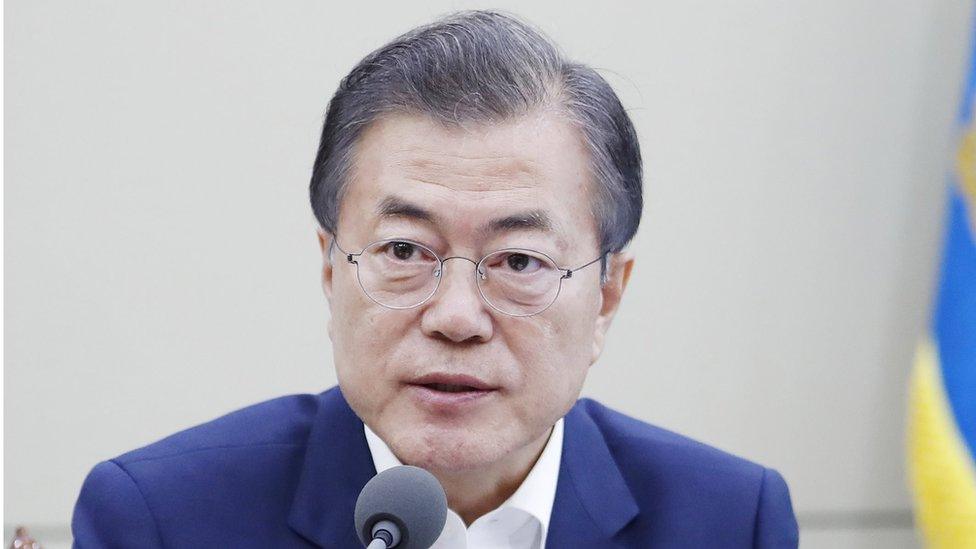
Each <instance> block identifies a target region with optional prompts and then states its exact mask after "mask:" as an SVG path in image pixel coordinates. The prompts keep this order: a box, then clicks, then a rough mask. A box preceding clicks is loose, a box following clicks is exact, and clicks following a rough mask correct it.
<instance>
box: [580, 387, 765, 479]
mask: <svg viewBox="0 0 976 549" xmlns="http://www.w3.org/2000/svg"><path fill="white" fill-rule="evenodd" d="M580 405H581V406H582V407H583V409H584V411H585V412H586V414H587V415H589V416H590V418H591V419H593V421H594V423H596V425H597V427H599V429H600V431H601V432H602V433H603V436H604V439H605V440H606V441H607V444H608V446H609V447H610V448H611V451H612V452H613V453H614V454H615V457H616V459H618V460H622V461H624V463H622V464H621V465H625V466H626V465H636V464H637V463H638V462H646V463H648V464H649V465H654V466H656V467H657V470H660V469H661V468H666V469H672V468H676V469H681V470H684V471H687V472H689V473H692V474H693V473H694V471H696V470H697V471H699V472H701V473H702V474H707V475H708V476H712V475H715V474H716V473H721V474H722V475H730V474H731V475H735V476H738V477H744V478H745V479H748V480H749V481H750V482H751V483H754V482H761V480H762V478H763V471H764V469H765V468H764V467H763V466H762V465H759V464H758V463H755V462H753V461H750V460H747V459H745V458H742V457H740V456H737V455H734V454H732V453H729V452H726V451H724V450H721V449H719V448H716V447H714V446H710V445H708V444H705V443H703V442H700V441H697V440H694V439H692V438H689V437H687V436H685V435H681V434H678V433H676V432H673V431H670V430H668V429H664V428H662V427H658V426H656V425H651V424H650V423H646V422H644V421H641V420H639V419H636V418H633V417H630V416H628V415H626V414H623V413H621V412H618V411H617V410H613V409H611V408H609V407H607V406H604V405H603V404H601V403H599V402H597V401H595V400H592V399H581V400H580ZM725 478H729V477H727V476H726V477H725Z"/></svg>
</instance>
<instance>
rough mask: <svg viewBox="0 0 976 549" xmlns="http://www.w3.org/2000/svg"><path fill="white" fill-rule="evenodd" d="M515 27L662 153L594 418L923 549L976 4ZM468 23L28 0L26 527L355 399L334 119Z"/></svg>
mask: <svg viewBox="0 0 976 549" xmlns="http://www.w3.org/2000/svg"><path fill="white" fill-rule="evenodd" d="M492 6H493V7H499V8H503V9H507V10H512V11H514V12H515V13H517V14H520V15H522V16H524V17H525V18H527V19H528V20H530V21H532V22H534V23H536V24H537V25H539V26H541V27H542V28H543V29H544V30H545V31H546V32H547V33H548V34H550V35H551V36H552V37H553V38H554V39H555V40H556V41H557V42H559V43H560V44H561V45H562V46H563V48H564V49H565V51H566V52H567V53H568V54H569V55H570V56H572V57H574V58H578V59H580V60H582V61H584V62H586V63H589V64H591V65H593V66H595V67H597V68H599V69H600V70H601V71H602V72H603V74H604V75H605V76H606V77H607V78H608V80H609V81H610V82H611V84H613V85H614V87H615V88H616V89H617V91H618V93H619V94H620V96H621V98H622V100H623V102H624V104H625V106H627V108H628V110H629V112H630V113H631V116H632V117H633V120H634V123H635V125H636V127H637V130H638V133H639V134H640V137H641V145H642V149H643V152H644V157H645V172H646V175H647V177H646V182H645V193H646V209H645V215H644V219H643V223H642V225H641V230H640V232H639V235H638V237H637V239H636V241H635V242H634V243H633V245H632V249H633V250H634V251H635V253H636V256H637V266H636V268H635V270H634V273H633V277H632V279H631V285H630V287H629V288H628V291H627V295H626V299H625V302H624V304H623V307H622V310H621V312H620V314H619V316H618V318H617V320H616V323H615V326H614V327H613V329H612V330H611V334H610V338H609V342H608V349H607V352H606V353H605V355H604V356H603V358H602V359H601V361H600V362H599V363H598V364H597V366H596V367H595V368H594V370H593V371H592V373H591V377H590V379H589V381H588V384H587V387H586V393H587V394H589V395H592V396H595V397H597V398H599V399H601V400H602V401H604V402H606V403H608V404H610V405H611V406H614V407H617V408H619V409H622V410H624V411H626V412H629V413H631V414H633V415H636V416H638V417H640V418H642V419H645V420H647V421H651V422H654V423H657V424H660V425H663V426H665V427H668V428H671V429H673V430H677V431H679V432H682V433H685V434H688V435H691V436H694V437H697V438H700V439H701V440H704V441H706V442H708V443H711V444H714V445H717V446H719V447H722V448H724V449H727V450H729V451H732V452H735V453H738V454H741V455H743V456H746V457H749V458H751V459H754V460H757V461H760V462H762V463H764V464H767V465H770V466H773V467H776V468H778V469H779V470H780V471H781V472H782V473H783V474H784V475H785V477H786V479H787V481H788V482H789V484H790V487H791V489H792V492H793V498H794V504H795V506H796V509H797V511H798V514H799V515H800V520H801V525H802V527H803V540H804V546H808V547H816V546H822V547H859V546H887V547H897V546H912V545H913V544H914V542H913V536H912V533H911V530H910V526H909V525H908V524H907V521H908V515H907V511H908V509H909V508H910V499H909V495H908V491H907V488H906V486H905V482H904V468H903V463H902V462H903V451H902V446H903V442H902V441H903V435H902V430H903V423H904V422H903V418H904V415H905V406H904V401H905V383H906V376H907V373H908V369H909V366H910V362H911V355H912V347H913V344H914V341H915V339H916V338H917V337H918V335H919V334H920V333H921V331H922V330H924V329H925V321H926V317H927V315H928V302H929V296H930V295H931V289H932V284H933V273H934V270H935V265H936V259H937V256H938V242H939V237H940V231H941V214H942V203H943V198H942V194H943V181H944V177H943V176H944V173H945V170H946V168H947V166H948V162H949V159H950V158H951V156H952V151H951V147H950V144H951V142H952V141H951V138H952V136H953V130H952V124H951V122H952V118H953V113H954V110H955V105H956V104H957V102H958V96H959V91H960V85H961V84H960V83H961V80H962V78H961V77H962V73H963V70H964V66H965V56H966V49H967V42H968V39H969V32H970V29H971V25H970V13H971V11H972V10H971V4H970V2H968V1H963V0H958V1H942V2H940V1H935V0H925V1H923V0H919V1H911V2H909V1H905V2H901V1H898V2H891V1H882V0H878V1H873V2H864V1H852V0H832V1H812V0H811V1H793V2H778V1H773V0H769V1H765V2H763V1H745V2H742V1H740V2H688V1H672V2H633V3H628V4H618V3H606V4H602V5H600V6H599V7H597V4H596V3H594V2H571V3H570V2H554V1H549V2H539V3H531V4H528V3H525V2H501V3H496V4H492ZM468 7H485V5H484V4H482V3H472V2H447V1H440V2H425V3H423V4H416V5H409V4H406V3H388V4H387V3H382V4H381V3H378V2H364V1H359V2H349V3H326V2H313V1H305V2H293V1H287V2H273V3H272V2H254V1H251V2H230V1H220V2H217V1H211V2H192V1H185V2H124V1H115V2H102V1H99V2H92V1H88V2H71V1H67V0H62V1H51V0H46V1H38V0H30V1H28V0H10V1H8V2H6V3H5V8H4V9H5V20H6V21H5V35H6V38H5V40H6V41H5V50H6V53H5V78H6V88H5V105H4V107H5V115H6V126H5V138H6V140H5V142H6V148H5V160H6V170H5V173H4V177H5V189H4V192H5V199H6V207H5V216H6V225H5V246H6V255H5V260H6V272H5V276H6V286H5V288H4V290H5V299H6V310H5V315H6V316H5V321H6V322H5V326H6V329H5V334H4V335H5V342H6V354H5V357H4V359H5V374H4V375H5V386H6V390H5V395H4V397H5V401H4V412H5V418H4V427H5V431H6V440H5V454H4V458H5V468H4V474H5V481H6V483H5V491H4V511H5V515H6V518H5V522H6V523H7V525H10V524H14V523H27V524H30V525H34V526H35V528H37V529H38V531H39V533H42V534H43V535H44V536H46V541H47V542H48V546H49V547H51V548H53V547H57V546H63V545H64V544H65V543H66V541H65V536H66V531H67V530H66V528H67V522H68V520H69V517H70V513H71V508H72V505H73V503H74V499H75V497H76V495H77V492H78V489H79V487H80V485H81V481H82V479H83V477H84V475H85V473H86V472H87V471H88V469H89V468H90V467H91V466H92V465H94V463H96V462H97V461H98V460H101V459H105V458H109V457H112V456H114V455H116V454H118V453H121V452H123V451H125V450H128V449H131V448H133V447H136V446H139V445H143V444H146V443H149V442H152V441H153V440H156V439H158V438H160V437H162V436H164V435H166V434H168V433H171V432H173V431H175V430H177V429H181V428H185V427H188V426H191V425H194V424H197V423H200V422H203V421H206V420H208V419H210V418H213V417H215V416H217V415H220V414H223V413H225V412H228V411H230V410H233V409H236V408H238V407H241V406H244V405H247V404H249V403H253V402H256V401H260V400H263V399H267V398H271V397H274V396H278V395H282V394H286V393H295V392H318V391H320V390H322V389H324V388H326V387H328V386H330V385H332V384H333V383H334V380H335V377H334V374H333V372H332V367H331V349H330V345H329V341H328V338H327V336H326V334H325V323H326V319H327V314H328V311H327V308H326V303H325V300H324V298H323V296H322V294H321V291H320V288H319V285H318V282H319V279H318V277H319V274H318V268H319V264H320V256H319V251H318V247H317V243H316V240H315V235H314V225H313V221H312V216H311V210H310V207H309V205H308V192H307V184H308V178H309V175H310V171H311V165H312V161H313V159H314V155H315V150H316V146H317V137H318V132H319V131H320V127H321V122H322V116H323V114H324V112H325V106H326V102H327V101H328V99H329V97H330V96H331V94H332V92H333V91H334V89H335V87H336V85H337V84H338V81H339V79H340V78H341V77H342V75H343V74H344V73H345V72H346V71H348V69H349V68H351V67H352V65H353V64H354V63H355V62H356V61H357V60H358V59H359V58H361V57H362V56H363V55H364V54H366V53H367V52H368V51H370V50H372V49H373V48H375V47H377V46H379V45H380V44H382V43H383V42H385V41H387V40H389V39H390V38H392V37H393V36H395V35H397V34H399V33H400V32H402V31H405V30H407V29H408V28H410V27H412V26H414V25H416V24H420V23H423V22H427V21H429V20H431V19H432V18H433V17H434V16H436V15H439V14H443V13H444V12H447V11H451V10H454V9H460V8H468ZM5 535H8V536H9V529H7V533H5ZM4 541H5V542H6V541H8V540H4ZM42 541H45V539H42ZM58 544H61V545H58Z"/></svg>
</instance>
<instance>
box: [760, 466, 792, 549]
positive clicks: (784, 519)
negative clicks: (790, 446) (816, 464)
mask: <svg viewBox="0 0 976 549" xmlns="http://www.w3.org/2000/svg"><path fill="white" fill-rule="evenodd" d="M799 543H800V534H799V532H798V530H797V525H796V517H795V516H793V504H792V503H791V502H790V489H789V488H787V487H786V481H785V480H783V477H782V475H780V474H779V473H778V472H776V470H774V469H765V470H764V471H763V482H762V490H761V491H760V493H759V507H758V509H757V510H756V527H755V538H754V540H753V547H754V548H755V549H773V548H775V549H780V548H796V547H797V546H798V545H799Z"/></svg>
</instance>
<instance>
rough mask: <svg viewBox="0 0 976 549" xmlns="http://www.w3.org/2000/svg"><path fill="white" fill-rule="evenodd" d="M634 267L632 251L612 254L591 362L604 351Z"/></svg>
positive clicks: (594, 337)
mask: <svg viewBox="0 0 976 549" xmlns="http://www.w3.org/2000/svg"><path fill="white" fill-rule="evenodd" d="M633 268H634V255H633V254H632V253H630V252H619V253H615V254H611V255H610V261H609V264H608V265H607V281H606V283H605V284H603V286H602V287H601V288H600V293H601V294H602V300H601V303H602V304H601V306H600V314H599V315H598V316H597V317H596V325H595V330H594V333H593V356H592V357H591V358H590V364H591V365H592V364H593V363H594V362H596V359H598V358H600V353H602V352H603V342H604V341H606V336H607V330H609V329H610V322H611V321H612V320H613V316H614V315H615V314H617V309H618V308H619V307H620V300H621V298H622V297H623V295H624V289H625V288H626V287H627V282H628V281H629V280H630V271H631V269H633Z"/></svg>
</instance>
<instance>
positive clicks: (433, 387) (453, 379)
mask: <svg viewBox="0 0 976 549" xmlns="http://www.w3.org/2000/svg"><path fill="white" fill-rule="evenodd" d="M408 385H409V386H410V387H412V388H413V389H414V393H413V394H414V395H415V396H416V397H417V398H418V399H419V402H422V403H423V404H424V405H425V406H427V407H431V408H432V409H436V410H441V411H446V410H461V409H465V408H463V407H466V406H470V405H473V403H474V402H476V401H481V399H482V398H484V397H487V396H489V395H492V394H493V393H495V392H496V391H497V390H498V387H495V386H493V385H491V384H489V383H487V382H485V381H482V380H480V379H478V378H476V377H473V376H469V375H459V374H441V373H433V374H427V375H424V376H420V377H418V378H415V379H412V380H410V381H409V382H408Z"/></svg>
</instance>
